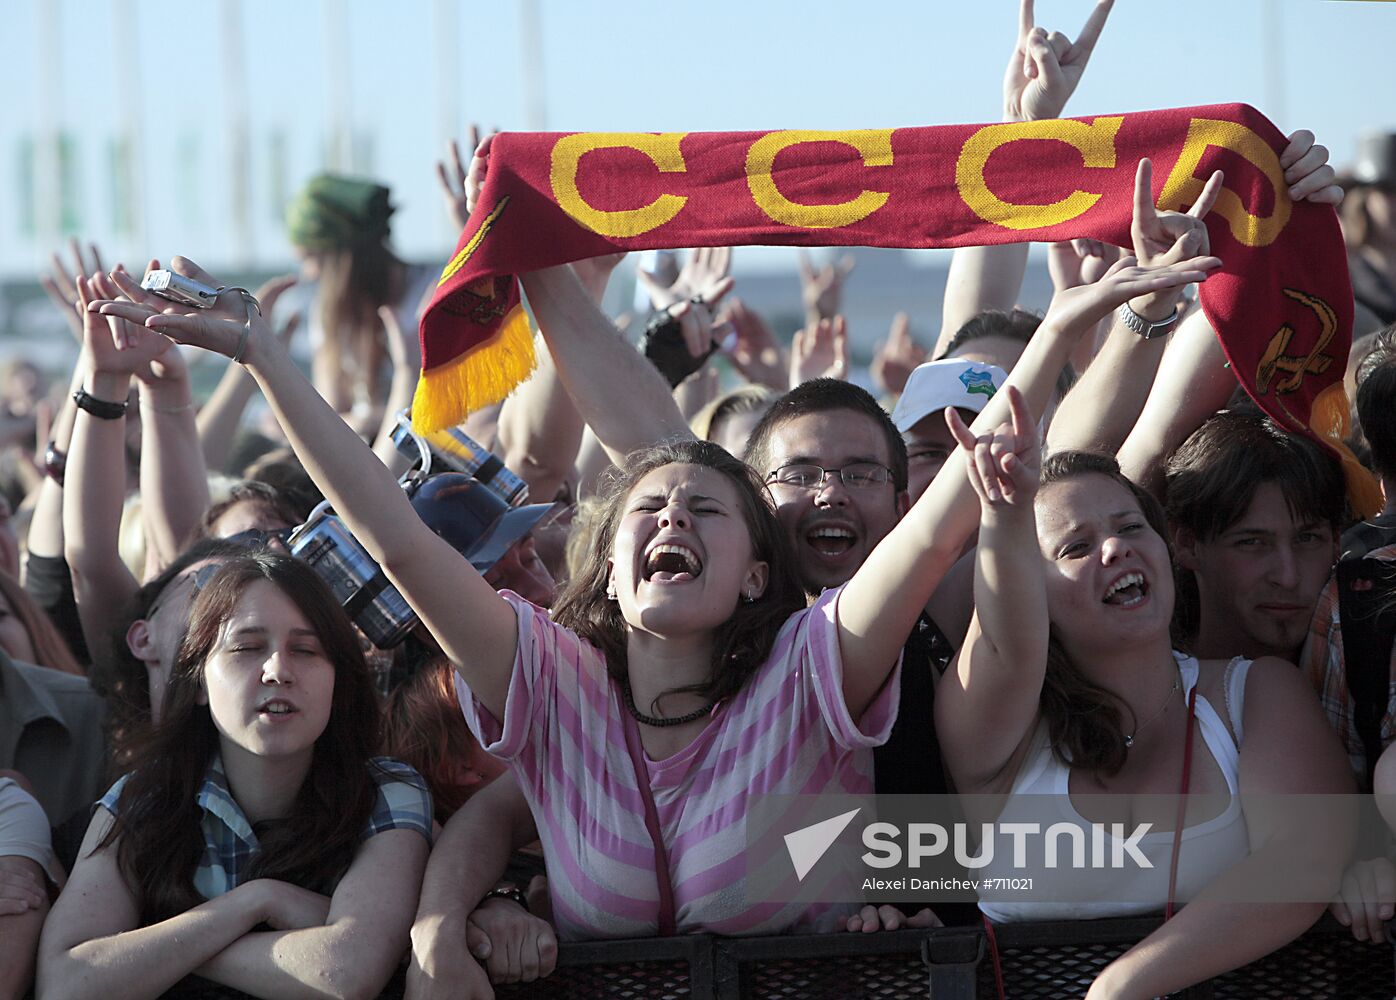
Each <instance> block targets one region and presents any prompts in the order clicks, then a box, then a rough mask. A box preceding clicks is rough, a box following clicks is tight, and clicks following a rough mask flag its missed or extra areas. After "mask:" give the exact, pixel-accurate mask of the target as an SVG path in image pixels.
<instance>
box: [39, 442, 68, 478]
mask: <svg viewBox="0 0 1396 1000" xmlns="http://www.w3.org/2000/svg"><path fill="white" fill-rule="evenodd" d="M67 468H68V456H67V455H66V454H64V453H63V452H61V451H59V450H58V445H56V444H54V443H53V442H52V441H50V442H49V443H48V447H47V448H45V449H44V474H45V475H46V476H48V477H49V478H50V479H52V480H53V481H54V482H55V483H57V484H58V485H59V486H62V485H63V473H64V471H66V470H67Z"/></svg>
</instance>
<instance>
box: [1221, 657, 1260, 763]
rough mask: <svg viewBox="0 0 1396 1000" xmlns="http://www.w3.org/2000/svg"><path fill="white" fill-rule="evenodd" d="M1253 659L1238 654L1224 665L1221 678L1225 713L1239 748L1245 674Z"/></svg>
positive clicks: (1241, 737)
mask: <svg viewBox="0 0 1396 1000" xmlns="http://www.w3.org/2000/svg"><path fill="white" fill-rule="evenodd" d="M1254 662H1255V661H1254V660H1247V659H1245V658H1244V657H1241V656H1238V657H1236V658H1234V659H1233V660H1232V661H1231V662H1230V663H1228V664H1227V665H1226V674H1225V675H1224V676H1223V678H1222V691H1223V693H1224V696H1225V698H1226V714H1227V717H1228V718H1229V719H1230V720H1231V732H1232V735H1233V736H1235V741H1234V742H1235V743H1236V749H1237V750H1239V749H1241V740H1242V739H1243V738H1244V737H1243V736H1242V732H1241V724H1242V720H1243V715H1244V708H1245V703H1246V674H1248V673H1249V672H1250V669H1251V664H1252V663H1254Z"/></svg>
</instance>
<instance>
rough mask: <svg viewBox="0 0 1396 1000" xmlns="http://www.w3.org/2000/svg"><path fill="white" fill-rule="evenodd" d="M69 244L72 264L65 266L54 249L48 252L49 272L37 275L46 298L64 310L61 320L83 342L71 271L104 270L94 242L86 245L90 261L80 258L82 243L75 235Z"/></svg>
mask: <svg viewBox="0 0 1396 1000" xmlns="http://www.w3.org/2000/svg"><path fill="white" fill-rule="evenodd" d="M68 246H69V248H70V249H71V250H72V253H73V261H74V264H75V266H74V268H72V269H71V270H70V269H69V268H68V266H67V264H66V263H64V260H63V258H62V257H61V256H59V254H58V252H57V251H54V252H53V253H52V254H50V255H49V260H50V263H51V265H52V274H43V273H41V274H40V275H39V284H41V285H43V287H44V291H45V292H46V293H47V294H48V297H49V299H51V300H52V302H53V304H54V305H55V306H57V307H58V311H59V312H61V313H62V314H63V320H64V322H66V323H67V324H68V329H69V330H71V331H72V334H73V338H74V339H75V340H77V341H78V343H82V316H81V315H80V314H81V312H82V307H81V306H80V305H79V303H78V294H77V286H76V285H75V284H74V282H73V276H74V275H82V274H97V273H100V272H102V271H104V270H106V269H105V268H104V267H103V266H102V255H101V254H100V253H99V252H98V250H97V244H95V243H89V244H88V245H87V249H88V253H89V254H90V255H91V258H92V259H91V261H90V262H89V261H87V260H84V259H83V256H82V244H80V243H79V242H78V241H77V238H76V237H74V238H73V239H71V240H69V241H68Z"/></svg>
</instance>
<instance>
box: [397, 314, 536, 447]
mask: <svg viewBox="0 0 1396 1000" xmlns="http://www.w3.org/2000/svg"><path fill="white" fill-rule="evenodd" d="M536 363H537V359H536V358H535V357H534V354H533V327H532V326H531V325H530V323H529V321H528V313H526V312H525V311H524V309H523V306H521V305H520V306H515V307H514V308H513V309H511V310H509V313H508V315H506V316H505V317H504V321H503V322H502V323H501V324H500V327H499V330H498V331H497V332H496V333H495V335H494V336H493V337H491V338H490V339H489V340H487V341H485V342H484V343H483V344H479V345H477V346H475V347H473V348H471V349H470V350H469V351H466V352H465V353H464V354H462V355H461V356H460V357H458V358H455V359H453V360H452V361H451V362H450V363H448V364H444V365H441V366H439V367H437V368H433V369H431V370H430V371H424V372H422V376H421V378H420V379H419V380H418V382H417V392H416V394H415V395H414V396H413V398H412V429H413V430H415V431H417V432H418V433H419V434H425V433H428V432H430V431H439V430H443V429H445V428H447V427H454V426H456V425H457V424H459V423H460V422H461V421H463V420H464V419H465V418H466V417H467V416H468V415H469V414H471V413H473V412H474V411H476V410H478V409H480V408H481V407H485V406H491V405H493V404H494V403H498V402H499V401H500V400H502V399H503V398H504V397H505V396H507V395H509V393H511V392H512V391H513V390H514V387H515V386H517V385H518V384H519V383H520V382H522V381H523V380H524V379H526V378H528V376H529V375H530V374H532V372H533V368H534V365H535V364H536Z"/></svg>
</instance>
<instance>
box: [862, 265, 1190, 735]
mask: <svg viewBox="0 0 1396 1000" xmlns="http://www.w3.org/2000/svg"><path fill="white" fill-rule="evenodd" d="M1205 263H1206V259H1205V258H1194V259H1192V260H1188V261H1181V262H1178V263H1176V264H1169V265H1164V266H1160V267H1154V268H1142V267H1137V266H1135V263H1134V258H1132V257H1126V258H1125V259H1123V260H1121V261H1119V262H1117V263H1116V264H1115V265H1114V266H1113V267H1112V268H1111V269H1110V271H1108V272H1107V273H1106V276H1105V277H1104V278H1103V279H1101V280H1100V281H1098V282H1096V283H1095V284H1093V285H1082V286H1081V287H1079V288H1072V289H1068V290H1067V291H1065V292H1063V293H1062V294H1060V295H1058V296H1057V297H1056V298H1055V299H1053V301H1052V307H1051V308H1050V309H1049V310H1048V312H1047V316H1046V317H1045V318H1044V319H1043V320H1042V324H1041V325H1040V326H1039V327H1038V331H1037V334H1036V335H1035V336H1034V337H1033V339H1032V340H1031V341H1030V342H1029V343H1028V346H1027V349H1026V350H1025V351H1024V352H1023V356H1022V358H1021V359H1020V360H1019V362H1018V364H1017V365H1016V366H1014V369H1013V371H1012V373H1011V374H1010V375H1009V378H1008V382H1007V383H1006V384H1007V385H1010V386H1013V387H1014V388H1016V389H1017V390H1018V391H1019V392H1020V393H1021V394H1022V399H1023V400H1024V402H1025V403H1026V406H1027V409H1028V411H1029V412H1031V413H1033V414H1039V413H1042V412H1043V409H1044V408H1045V407H1046V405H1047V400H1048V399H1049V397H1050V396H1051V393H1052V390H1053V388H1054V386H1055V384H1056V377H1057V376H1056V373H1057V372H1059V371H1060V370H1061V366H1062V364H1063V362H1064V361H1065V360H1066V357H1067V355H1069V354H1070V353H1071V349H1072V347H1073V346H1074V345H1075V343H1076V340H1077V339H1078V338H1079V337H1080V336H1081V335H1083V334H1084V333H1085V332H1086V331H1087V330H1089V329H1092V328H1093V327H1094V326H1095V324H1096V323H1097V322H1098V321H1099V320H1100V319H1101V318H1102V317H1103V316H1105V315H1106V314H1108V313H1109V312H1110V311H1111V310H1113V309H1115V308H1117V307H1118V306H1119V304H1120V303H1121V302H1124V301H1125V300H1126V299H1129V298H1132V297H1134V296H1135V295H1142V294H1145V293H1146V292H1150V291H1155V290H1158V289H1162V288H1170V287H1174V286H1178V285H1184V284H1187V283H1188V282H1191V281H1199V280H1201V279H1202V278H1203V277H1204V276H1205V274H1206V270H1204V265H1205ZM1009 398H1010V394H1009V393H1005V392H1003V391H1000V392H998V393H996V394H995V396H994V398H993V399H992V400H990V401H989V404H988V406H986V407H985V408H984V411H983V412H982V413H980V415H979V417H978V418H977V419H976V420H975V422H974V426H973V430H974V432H975V433H976V434H984V433H987V432H988V431H989V430H990V429H992V428H995V427H997V426H999V425H1000V424H1002V423H1005V422H1006V421H1008V420H1009V419H1010V412H1009V403H1008V401H1009ZM977 521H978V506H977V504H976V503H975V499H974V491H973V490H972V489H971V487H970V484H969V480H968V478H967V477H966V476H965V465H964V457H963V456H962V455H961V454H960V453H959V452H958V451H957V452H956V453H955V454H953V455H951V456H950V458H949V459H947V460H946V463H945V466H944V468H942V469H941V471H940V473H939V474H938V475H937V476H936V478H935V480H934V481H932V483H931V485H930V487H929V488H928V489H927V490H926V492H925V493H924V494H922V496H921V499H920V500H918V501H917V502H916V504H915V505H914V506H913V507H912V508H911V511H910V512H909V513H908V514H907V516H906V517H904V518H902V520H901V521H900V522H899V523H898V524H897V526H896V527H895V528H893V529H892V531H891V532H890V533H889V534H888V535H887V537H886V538H884V539H883V540H882V541H881V542H880V543H879V544H878V546H877V548H875V549H874V550H873V551H872V554H871V555H869V556H868V558H867V560H866V561H865V562H864V563H863V565H862V567H861V568H860V569H859V570H858V572H857V573H856V574H855V575H854V577H853V579H851V580H850V581H849V582H848V583H847V584H846V585H845V587H844V592H843V594H842V596H841V598H840V600H839V640H840V647H841V650H842V653H843V662H844V697H845V699H846V700H847V703H848V709H849V712H850V713H851V714H852V715H853V717H854V718H857V717H858V716H859V714H860V713H861V712H862V710H863V709H864V708H866V707H867V706H868V704H870V703H871V701H872V699H873V697H874V696H875V695H876V694H877V691H878V690H879V689H880V688H881V687H882V684H883V682H884V681H885V680H886V679H887V676H888V674H889V673H890V672H891V670H892V668H893V666H895V664H896V662H897V656H898V653H899V652H900V651H901V648H902V644H903V642H904V641H905V639H906V637H907V635H909V634H910V632H911V628H912V626H913V625H914V624H915V622H916V618H917V616H918V615H919V614H920V613H921V611H922V609H923V608H925V606H926V603H927V601H928V599H929V598H930V597H931V594H932V593H933V592H934V591H935V590H936V588H937V586H938V585H939V583H940V581H941V579H942V578H943V577H944V575H945V574H946V572H947V571H948V570H949V569H950V567H951V566H953V565H954V563H955V560H956V559H957V558H958V557H959V554H960V551H961V549H963V547H964V544H965V542H966V541H968V539H969V536H970V534H971V533H972V532H973V531H974V528H975V524H976V523H977Z"/></svg>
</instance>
